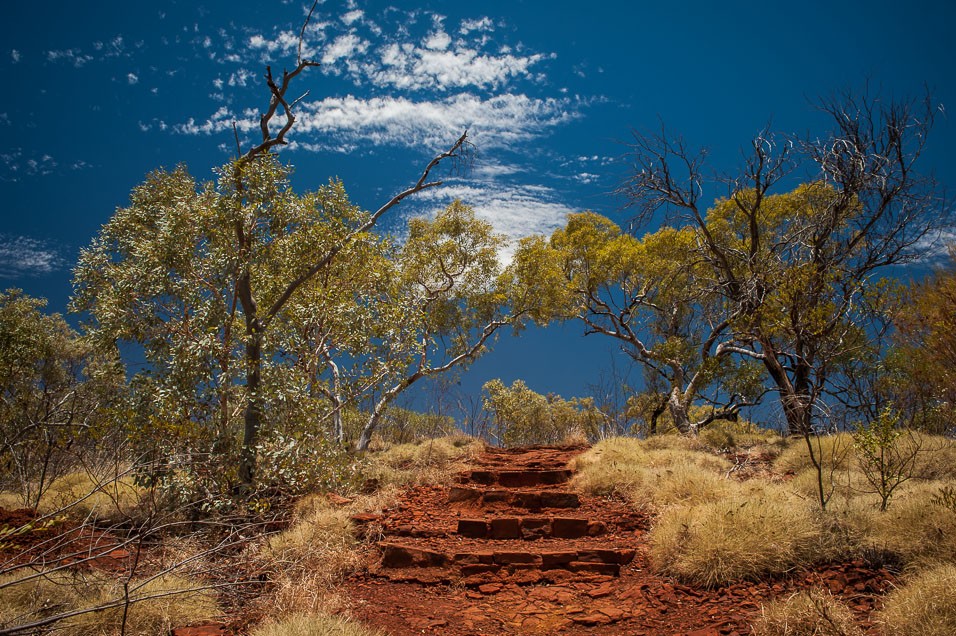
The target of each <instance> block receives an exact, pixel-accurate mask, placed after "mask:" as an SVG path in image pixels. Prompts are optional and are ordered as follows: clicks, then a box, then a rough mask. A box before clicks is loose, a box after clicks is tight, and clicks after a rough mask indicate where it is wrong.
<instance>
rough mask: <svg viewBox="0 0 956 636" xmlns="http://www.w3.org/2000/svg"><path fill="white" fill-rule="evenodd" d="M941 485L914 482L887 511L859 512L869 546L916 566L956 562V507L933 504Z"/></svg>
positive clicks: (908, 485)
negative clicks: (864, 513) (954, 508)
mask: <svg viewBox="0 0 956 636" xmlns="http://www.w3.org/2000/svg"><path fill="white" fill-rule="evenodd" d="M938 493H939V484H938V483H934V482H929V483H918V484H917V483H911V484H907V486H906V487H905V488H904V489H903V490H902V491H901V493H900V495H899V496H898V501H896V502H895V503H894V504H893V506H891V507H890V509H889V510H887V511H886V512H884V513H873V514H871V515H869V516H868V517H865V516H863V515H858V516H857V519H858V523H861V524H863V523H865V524H867V527H866V528H865V529H866V539H865V542H866V547H867V548H869V549H871V550H876V551H879V552H888V553H890V554H893V555H895V556H896V557H897V558H898V560H899V561H900V562H901V563H902V564H904V565H907V566H909V567H910V568H913V567H921V566H926V565H934V564H937V563H940V562H946V563H956V510H951V509H949V508H946V507H944V506H940V505H937V504H935V503H934V499H935V498H936V497H937V496H938Z"/></svg>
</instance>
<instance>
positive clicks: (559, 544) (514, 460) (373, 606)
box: [341, 448, 888, 636]
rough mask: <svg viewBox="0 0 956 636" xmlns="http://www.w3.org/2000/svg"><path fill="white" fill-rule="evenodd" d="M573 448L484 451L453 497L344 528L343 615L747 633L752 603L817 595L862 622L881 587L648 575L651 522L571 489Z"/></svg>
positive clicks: (871, 577) (443, 630)
mask: <svg viewBox="0 0 956 636" xmlns="http://www.w3.org/2000/svg"><path fill="white" fill-rule="evenodd" d="M582 450H583V449H580V448H527V449H489V450H487V451H486V452H485V453H484V454H483V455H481V456H480V457H479V458H478V459H477V460H476V461H475V465H474V466H473V468H472V469H471V470H469V471H467V472H466V473H464V474H462V475H461V476H460V478H459V483H458V484H457V485H454V486H451V487H440V486H424V487H419V488H414V489H411V490H409V491H407V492H406V493H405V496H404V498H403V500H402V501H401V503H400V504H399V505H398V506H396V507H395V508H394V509H391V510H387V511H386V512H385V513H384V514H383V515H380V516H371V515H362V516H359V517H358V518H356V519H355V520H356V521H357V522H358V523H359V524H360V525H361V526H362V527H364V529H365V532H366V533H367V534H368V535H369V536H371V537H372V538H373V539H375V540H373V541H370V542H369V547H368V551H367V555H366V556H367V560H368V570H367V572H364V573H362V574H360V575H356V576H354V577H352V578H350V579H349V580H347V581H346V582H345V583H344V584H343V588H342V590H341V591H342V593H343V596H344V597H345V598H349V599H350V600H351V603H350V604H351V608H350V610H351V613H352V614H353V615H354V616H355V617H356V618H357V619H358V620H360V621H362V622H364V623H367V624H369V625H373V626H376V627H379V628H381V629H383V630H384V631H386V632H387V633H388V634H391V635H392V636H406V635H411V634H447V635H449V636H479V635H491V634H555V633H557V634H592V633H593V634H635V635H636V634H655V635H658V634H660V635H678V634H681V635H688V636H690V635H693V636H705V635H706V636H717V635H728V636H729V635H732V634H748V633H750V631H751V629H750V625H751V624H752V623H753V621H754V620H755V618H756V617H757V616H759V613H760V605H761V603H765V602H767V601H768V600H770V599H772V598H774V597H777V596H780V595H785V594H790V593H792V592H793V591H795V590H798V589H801V588H804V587H807V586H808V585H824V586H826V587H828V588H829V589H830V590H831V591H832V592H833V593H834V594H836V595H838V596H839V597H841V598H842V599H843V600H844V601H845V602H847V603H848V604H849V605H850V606H851V608H853V609H854V611H855V612H857V614H858V616H859V618H860V622H861V625H862V626H863V627H864V628H866V629H870V628H871V627H872V625H870V623H869V621H868V617H869V615H870V613H871V612H872V610H873V607H874V604H875V599H876V598H877V596H878V594H879V593H880V592H882V591H883V590H884V589H885V587H886V585H887V581H888V578H887V576H888V575H886V573H885V572H882V571H880V572H874V571H871V570H869V569H867V568H865V567H863V564H862V563H853V564H841V565H834V566H830V567H826V568H820V569H818V570H817V571H813V572H803V573H800V574H797V575H794V576H792V577H790V578H786V579H782V580H779V581H766V582H760V583H754V584H751V583H742V584H735V585H730V586H727V587H723V588H720V589H717V590H700V589H695V588H690V587H687V586H683V585H680V584H678V583H676V582H675V581H673V580H672V579H669V578H667V577H662V576H659V575H657V574H655V573H654V572H652V571H651V569H650V565H649V563H648V555H647V543H646V533H647V530H648V525H649V519H648V518H647V517H645V516H644V515H642V514H641V513H639V512H636V511H634V510H631V509H629V508H628V507H627V506H626V505H624V504H623V503H621V502H617V501H609V500H606V499H601V498H595V497H587V496H584V495H580V494H578V493H576V492H573V491H572V490H571V489H569V487H568V484H567V481H568V479H569V478H570V477H571V471H570V470H569V469H568V462H569V461H570V460H571V459H572V458H573V457H574V456H575V455H576V454H578V453H580V452H581V451H582Z"/></svg>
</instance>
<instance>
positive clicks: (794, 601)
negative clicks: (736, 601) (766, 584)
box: [753, 588, 863, 636]
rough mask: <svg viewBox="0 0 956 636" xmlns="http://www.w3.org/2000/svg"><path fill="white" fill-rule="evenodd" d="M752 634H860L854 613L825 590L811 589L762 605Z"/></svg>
mask: <svg viewBox="0 0 956 636" xmlns="http://www.w3.org/2000/svg"><path fill="white" fill-rule="evenodd" d="M753 634H754V636H863V630H862V629H860V627H859V626H858V625H857V624H856V621H855V619H854V617H853V612H851V611H850V609H849V608H848V607H847V606H846V605H844V604H843V603H841V602H840V601H838V600H837V599H835V598H833V595H832V594H830V593H829V592H828V591H826V590H821V589H818V588H814V589H811V590H808V591H805V592H799V593H797V594H794V595H793V596H790V597H789V598H786V599H778V600H776V601H774V602H772V603H770V604H769V605H767V606H765V607H764V608H763V611H762V615H761V617H760V619H759V620H758V621H757V622H756V623H755V624H754V626H753Z"/></svg>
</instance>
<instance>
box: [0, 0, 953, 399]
mask: <svg viewBox="0 0 956 636" xmlns="http://www.w3.org/2000/svg"><path fill="white" fill-rule="evenodd" d="M310 6H311V2H304V1H300V0H287V1H278V0H274V1H259V2H246V1H244V0H208V1H198V2H197V1H195V0H189V1H185V2H174V1H164V0H156V1H154V2H149V3H141V2H129V1H128V0H126V1H122V2H117V1H112V0H99V1H97V2H95V3H77V2H60V1H51V2H46V3H44V4H43V5H42V7H39V6H38V5H33V4H31V3H14V4H11V5H10V6H8V7H5V10H4V12H5V20H4V21H3V22H2V23H0V33H2V38H0V42H2V45H0V46H2V48H0V73H2V77H3V78H4V80H5V81H4V87H3V92H2V97H0V206H2V207H0V210H2V212H0V213H2V216H3V224H2V226H0V288H9V287H18V288H21V289H23V290H25V291H26V292H27V293H29V294H31V295H34V296H42V297H45V298H48V299H49V301H50V305H49V308H50V310H52V311H59V312H62V311H65V310H66V305H67V302H68V299H69V296H70V293H71V277H72V275H71V269H72V267H73V265H74V264H75V262H76V257H77V254H78V252H79V250H80V249H81V248H83V247H85V246H86V245H88V244H89V242H90V241H91V240H92V239H93V237H94V236H95V235H96V234H97V232H98V231H99V228H100V227H101V226H102V225H103V224H104V223H106V222H107V221H108V219H109V218H110V216H111V215H112V213H113V212H114V211H115V209H116V208H117V207H121V206H124V205H125V204H126V203H128V200H129V192H130V190H131V189H132V188H133V187H134V186H136V185H137V184H138V183H140V182H141V181H142V180H143V178H144V176H145V175H146V174H147V173H148V172H149V171H150V170H153V169H156V168H159V167H173V166H175V165H177V164H186V165H187V166H188V167H189V169H190V171H191V172H192V173H193V175H195V176H196V177H197V178H201V179H209V178H212V176H213V173H212V171H213V169H214V168H215V167H216V166H218V165H221V164H223V163H224V162H225V161H227V160H228V158H229V156H230V154H234V152H235V151H234V148H235V140H234V137H233V132H232V126H233V122H236V124H237V126H238V128H239V130H240V137H241V142H242V143H243V147H245V148H248V147H249V143H250V142H251V141H252V140H253V139H254V135H255V132H256V131H255V122H256V113H257V112H258V111H259V110H260V109H262V108H263V107H264V106H265V104H266V102H267V99H268V93H267V90H266V88H265V86H264V83H263V74H264V71H265V68H266V66H267V65H271V66H272V67H273V70H274V71H275V72H276V73H278V72H280V71H281V69H282V68H291V67H293V66H294V65H295V59H296V53H297V47H298V39H299V38H298V34H299V30H300V29H301V27H302V24H303V21H304V18H305V15H306V13H307V12H308V9H309V7H310ZM954 28H956V5H954V4H953V3H948V2H942V1H935V2H933V1H926V0H914V1H910V2H907V3H899V2H885V1H882V0H871V1H867V2H862V1H859V2H858V1H843V2H836V3H834V2H817V1H809V2H799V3H771V2H736V1H726V2H720V3H715V2H698V1H691V0H688V1H685V2H681V3H669V2H659V1H657V2H646V1H643V0H631V1H611V0H607V1H602V2H588V3H584V2H570V1H563V0H548V1H545V0H508V1H507V2H505V1H501V0H486V1H484V2H461V1H456V2H451V1H434V2H415V3H411V2H397V1H392V2H378V1H370V2H361V1H359V0H345V1H344V2H343V1H338V0H324V1H323V2H320V3H319V5H318V6H317V8H316V10H315V13H314V15H313V16H312V19H311V21H310V23H309V25H308V28H307V29H306V32H305V38H304V41H303V54H304V55H305V56H306V57H309V58H310V59H313V60H316V61H318V62H320V64H321V66H320V67H318V68H312V69H308V70H307V71H306V72H305V73H303V75H301V76H300V77H299V78H297V79H296V80H295V84H294V85H293V88H292V89H290V93H295V94H297V95H298V94H303V93H306V92H307V94H306V95H305V96H304V97H303V98H302V101H301V102H300V103H299V105H298V107H297V108H298V118H299V121H298V123H297V125H296V127H295V129H294V130H293V132H292V133H291V134H290V137H289V138H290V140H291V142H292V143H291V144H290V145H289V146H288V147H287V148H285V149H284V150H283V157H284V158H285V159H286V160H287V161H289V162H291V163H292V164H294V165H295V175H294V179H293V183H294V185H295V187H297V188H299V189H301V190H306V189H311V188H315V187H318V186H319V185H321V184H323V183H325V182H326V181H327V180H328V179H329V178H332V177H338V178H341V179H342V180H343V181H344V183H345V187H346V189H347V191H348V192H349V195H350V196H351V198H352V199H353V201H355V202H356V203H358V204H359V205H362V206H364V207H366V208H371V209H374V208H377V207H378V206H379V205H381V203H383V202H384V201H385V200H387V199H388V198H389V197H390V196H391V195H392V194H394V193H395V192H397V191H399V190H401V189H403V188H404V187H406V186H407V185H409V184H410V183H412V182H413V181H414V180H415V179H416V178H417V177H418V175H419V174H420V172H421V169H422V168H423V167H424V165H425V164H426V163H427V162H428V160H429V159H430V158H431V157H432V156H433V155H434V154H435V153H437V152H439V151H441V150H444V149H446V148H447V147H449V146H450V145H451V144H452V143H453V142H454V141H455V139H457V138H458V136H459V135H460V134H461V133H462V132H463V131H464V130H468V132H469V135H470V136H471V139H472V141H473V142H474V144H475V146H476V149H477V155H476V160H475V162H474V164H473V165H471V166H470V168H469V169H468V170H467V171H463V172H460V173H455V174H451V175H448V178H447V179H446V185H445V187H443V188H441V189H439V190H432V191H429V192H427V193H425V196H421V197H419V198H418V199H417V200H415V201H411V202H407V203H403V204H402V206H400V208H399V209H398V210H397V211H396V213H394V214H392V215H391V216H390V217H389V218H388V219H387V222H386V225H385V228H384V229H385V230H387V231H390V232H393V233H396V234H401V232H402V228H403V227H404V223H405V221H406V220H407V218H408V217H409V216H410V215H415V214H423V213H424V214H427V213H430V212H434V211H435V210H436V209H439V208H440V207H443V206H444V205H446V204H447V203H449V202H451V201H452V200H453V199H455V198H460V199H461V200H462V201H464V202H465V203H467V204H469V205H471V206H473V207H474V208H475V210H476V211H477V213H478V215H479V216H480V217H481V218H485V219H487V220H489V221H491V222H492V223H493V224H494V226H495V228H496V229H497V230H498V231H500V232H502V233H504V234H506V235H507V236H509V237H511V238H512V239H516V238H519V237H521V236H526V235H530V234H548V233H550V232H551V231H553V230H554V229H555V228H557V227H560V226H561V225H562V224H563V223H564V220H565V219H566V216H567V214H568V213H569V212H580V211H583V210H593V211H596V212H599V213H602V214H605V215H608V216H611V217H612V218H615V219H616V220H619V221H622V222H624V221H626V220H627V218H628V212H627V211H626V210H625V209H623V204H624V201H623V200H621V199H620V198H619V197H618V196H616V195H615V194H614V190H615V188H616V187H617V186H618V185H619V184H620V183H621V182H622V180H623V179H625V178H626V177H627V175H628V170H629V164H628V161H627V157H626V153H627V145H626V144H627V141H628V139H629V138H630V136H631V133H632V131H635V130H636V131H642V132H651V131H654V130H659V129H660V127H661V126H662V125H664V126H665V127H666V130H668V131H670V132H672V133H674V134H679V135H681V136H682V137H683V138H684V139H685V141H686V142H687V143H688V145H690V146H692V147H704V148H707V149H708V152H709V160H708V165H709V168H710V169H711V170H713V171H714V173H715V174H716V173H732V172H733V171H734V170H735V167H736V166H738V165H739V164H740V156H741V155H740V153H741V149H742V148H743V147H745V146H746V145H747V143H748V142H749V140H750V139H751V138H752V137H753V136H754V135H755V134H756V133H757V132H758V131H760V130H761V129H762V128H764V127H766V126H767V125H768V124H769V125H770V126H772V128H773V129H775V130H778V131H781V132H786V133H792V134H797V135H820V134H823V133H825V132H826V129H825V124H826V122H825V119H824V118H823V117H822V115H821V114H820V112H819V111H818V110H817V109H816V108H815V106H814V105H815V103H816V102H817V100H818V99H819V98H821V97H825V96H828V95H831V94H833V93H835V92H839V91H843V90H852V91H860V90H863V89H864V88H866V87H869V89H870V91H871V92H874V93H879V94H880V95H882V96H884V97H887V98H890V97H893V98H900V99H906V98H915V97H920V96H922V95H923V94H924V92H925V91H926V90H927V89H928V90H929V91H930V92H931V94H932V96H933V100H934V102H935V103H938V113H939V116H938V117H937V123H936V126H935V128H934V130H933V134H932V137H931V138H930V141H929V144H928V148H927V151H926V154H925V156H924V158H923V159H924V161H923V164H922V170H923V171H925V172H930V173H934V174H935V175H936V178H937V179H938V180H939V182H940V183H941V184H942V185H943V186H944V187H945V188H947V189H948V190H949V191H952V190H953V187H954V186H956V163H954V162H953V161H952V160H951V158H950V157H949V155H948V151H949V149H951V148H953V147H954V146H956V122H954V121H953V117H952V116H948V115H947V114H946V112H947V111H946V107H947V106H949V107H951V108H952V110H953V112H954V113H956V80H954V78H956V73H954V71H953V69H952V64H953V61H954V60H956V38H954V37H953V30H954ZM73 320H74V321H75V318H73ZM620 355H621V354H620V353H619V351H618V350H617V347H616V345H615V344H614V343H613V342H610V341H608V340H607V339H606V338H604V339H602V337H601V336H596V335H595V336H589V337H585V336H584V335H583V330H582V328H581V327H580V326H579V325H575V324H573V323H569V324H564V325H555V326H552V327H549V328H547V329H530V330H528V331H526V332H525V333H524V334H522V336H521V337H520V338H513V337H512V336H510V335H509V334H503V335H502V336H501V337H500V338H499V339H498V341H497V343H496V344H495V347H494V349H493V350H492V351H491V352H490V353H488V354H487V355H486V356H485V357H484V358H482V359H481V360H479V361H478V362H477V363H476V364H475V365H474V366H473V367H472V368H471V369H470V370H469V371H468V372H467V373H466V374H465V375H463V376H462V377H461V379H460V380H461V386H462V387H463V389H464V390H466V391H471V392H474V391H476V390H477V388H479V387H480V386H481V384H483V383H484V382H485V381H487V380H489V379H491V378H495V377H498V378H501V379H502V380H503V381H505V382H506V383H510V382H511V381H513V380H515V379H517V378H523V379H525V380H526V381H527V383H528V385H529V386H530V387H531V388H533V389H534V390H536V391H539V392H542V393H547V392H555V393H559V394H561V395H563V396H565V397H571V396H576V395H584V394H585V393H587V389H588V386H589V385H590V384H595V383H598V382H600V381H601V379H602V376H606V375H607V374H608V369H609V368H610V367H611V366H612V364H613V365H617V367H618V368H622V367H626V363H625V362H624V361H623V360H622V359H621V357H620Z"/></svg>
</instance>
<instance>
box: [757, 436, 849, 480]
mask: <svg viewBox="0 0 956 636" xmlns="http://www.w3.org/2000/svg"><path fill="white" fill-rule="evenodd" d="M789 442H790V444H789V445H788V447H787V449H786V450H785V451H783V452H782V453H781V454H780V456H779V457H778V458H777V460H776V461H775V462H774V468H775V469H776V470H777V472H780V473H788V472H792V473H799V472H801V471H803V470H806V469H808V468H813V462H812V461H811V460H810V451H809V450H808V449H807V443H806V441H805V440H804V439H803V438H793V439H790V440H789ZM810 442H811V443H812V444H813V449H814V455H815V456H816V457H817V458H818V461H821V463H822V465H823V466H825V467H827V468H830V467H832V468H833V469H836V470H846V469H848V468H849V467H850V466H851V464H852V461H853V436H852V435H850V434H849V433H836V434H835V435H820V436H816V437H811V438H810Z"/></svg>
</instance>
